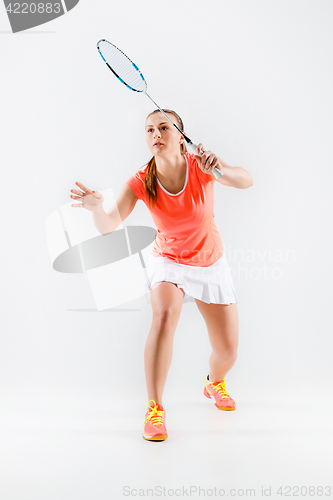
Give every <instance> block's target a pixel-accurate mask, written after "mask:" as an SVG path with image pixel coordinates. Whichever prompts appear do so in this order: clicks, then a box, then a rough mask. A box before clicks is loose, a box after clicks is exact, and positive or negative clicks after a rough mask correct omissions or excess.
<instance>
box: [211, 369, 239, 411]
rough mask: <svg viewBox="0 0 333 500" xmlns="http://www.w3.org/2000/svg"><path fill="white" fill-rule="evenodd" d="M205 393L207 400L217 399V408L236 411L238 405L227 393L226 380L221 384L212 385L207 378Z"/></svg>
mask: <svg viewBox="0 0 333 500" xmlns="http://www.w3.org/2000/svg"><path fill="white" fill-rule="evenodd" d="M203 393H204V395H205V396H206V398H214V399H215V406H216V408H218V409H219V410H236V403H235V401H234V400H233V399H232V398H231V397H230V396H229V394H228V392H227V389H226V386H225V378H224V379H223V380H221V382H214V383H213V384H211V383H210V381H209V380H208V377H207V378H206V387H205V388H204V391H203Z"/></svg>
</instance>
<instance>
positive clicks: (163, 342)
mask: <svg viewBox="0 0 333 500" xmlns="http://www.w3.org/2000/svg"><path fill="white" fill-rule="evenodd" d="M184 295H185V294H184V292H183V290H182V289H180V288H178V287H177V285H175V284H173V283H169V282H167V281H163V282H160V283H156V285H154V286H153V288H152V289H151V290H150V297H151V304H152V308H153V320H152V325H151V328H150V332H149V335H148V338H147V342H146V347H145V352H144V360H145V373H146V383H147V392H148V399H149V400H150V399H153V400H154V401H155V402H156V403H157V404H160V405H162V394H163V390H164V386H165V382H166V379H167V375H168V371H169V368H170V365H171V361H172V351H173V339H174V334H175V331H176V327H177V324H178V320H179V316H180V313H181V309H182V305H183V297H184Z"/></svg>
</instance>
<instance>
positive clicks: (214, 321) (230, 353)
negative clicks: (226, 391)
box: [196, 300, 238, 382]
mask: <svg viewBox="0 0 333 500" xmlns="http://www.w3.org/2000/svg"><path fill="white" fill-rule="evenodd" d="M196 304H197V306H198V309H199V311H200V312H201V314H202V316H203V318H204V320H205V323H206V325H207V329H208V335H209V341H210V344H211V346H212V348H213V352H212V354H211V356H210V358H209V368H210V369H209V380H210V382H220V381H221V380H223V379H224V377H225V375H226V374H227V373H228V371H229V370H230V369H231V368H232V366H233V365H234V364H235V362H236V359H237V347H238V311H237V304H230V305H225V304H206V303H205V302H202V301H201V300H196Z"/></svg>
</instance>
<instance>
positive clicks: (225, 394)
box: [211, 379, 230, 399]
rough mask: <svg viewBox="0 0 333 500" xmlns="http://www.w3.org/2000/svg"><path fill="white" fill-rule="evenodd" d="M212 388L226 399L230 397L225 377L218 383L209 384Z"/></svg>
mask: <svg viewBox="0 0 333 500" xmlns="http://www.w3.org/2000/svg"><path fill="white" fill-rule="evenodd" d="M211 385H212V386H213V387H214V389H216V390H217V391H218V393H219V394H221V396H222V398H224V399H227V398H230V396H229V394H228V392H227V388H226V386H225V379H223V380H222V382H219V383H218V384H211Z"/></svg>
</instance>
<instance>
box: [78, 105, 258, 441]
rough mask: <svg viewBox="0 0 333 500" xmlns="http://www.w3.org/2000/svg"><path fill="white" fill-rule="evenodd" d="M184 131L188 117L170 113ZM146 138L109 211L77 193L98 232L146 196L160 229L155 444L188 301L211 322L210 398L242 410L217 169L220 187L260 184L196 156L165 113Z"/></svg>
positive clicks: (148, 351) (151, 400) (155, 270)
mask: <svg viewBox="0 0 333 500" xmlns="http://www.w3.org/2000/svg"><path fill="white" fill-rule="evenodd" d="M164 112H165V113H167V114H168V115H169V116H170V118H171V119H172V120H173V121H176V123H177V125H178V126H179V128H180V130H182V131H184V126H183V122H182V120H181V118H180V117H179V116H178V114H177V113H175V112H174V111H172V110H164ZM146 140H147V145H148V148H149V150H150V152H151V153H152V155H153V157H152V158H151V160H150V161H149V162H148V164H147V165H146V166H144V167H143V168H142V169H140V170H138V171H137V172H136V173H135V174H134V175H133V176H132V177H131V178H130V179H128V180H127V181H126V183H125V185H124V186H123V188H122V190H121V192H120V195H119V197H118V199H117V201H116V203H115V204H114V205H113V207H112V208H111V209H110V210H109V211H108V212H107V213H106V212H105V211H104V209H103V207H102V202H103V196H102V194H101V193H97V192H95V191H92V190H91V189H88V188H86V187H85V186H84V185H83V184H81V183H79V182H77V183H76V184H77V186H78V187H79V188H80V189H81V191H78V190H76V189H72V190H71V192H72V193H74V194H72V195H71V198H74V199H75V200H79V201H80V202H81V203H79V204H76V205H72V206H73V207H83V208H86V209H87V210H90V211H91V212H92V215H93V221H94V223H95V225H96V227H97V229H98V230H99V231H100V232H101V233H102V234H109V233H111V232H112V231H114V230H115V229H116V228H117V227H118V226H119V224H120V223H121V222H122V221H124V220H125V219H126V217H128V216H129V214H130V213H131V212H132V210H133V208H134V207H135V204H136V202H137V201H138V200H139V199H140V200H142V201H143V202H144V203H145V204H146V205H147V207H148V209H149V211H150V213H151V215H152V217H153V220H154V222H155V224H156V227H157V234H156V237H155V241H154V247H153V250H152V253H151V255H150V259H149V263H148V267H147V272H148V278H149V288H150V301H151V305H152V309H153V319H152V325H151V329H150V332H149V335H148V338H147V342H146V347H145V353H144V357H145V374H146V383H147V392H148V410H147V413H146V415H145V421H144V426H143V437H144V438H145V439H147V440H149V441H163V440H165V439H166V438H167V436H168V434H167V430H166V427H165V410H164V408H163V405H162V394H163V390H164V386H165V382H166V378H167V374H168V370H169V367H170V364H171V358H172V348H173V338H174V333H175V330H176V326H177V323H178V320H179V316H180V312H181V308H182V304H183V301H184V302H188V301H193V302H194V301H195V302H196V304H197V306H198V309H199V311H200V313H201V314H202V316H203V318H204V320H205V323H206V325H207V330H208V335H209V341H210V344H211V347H212V354H211V356H210V359H209V375H208V376H207V378H206V385H205V388H204V395H205V396H206V397H207V398H212V399H213V400H214V401H215V406H216V407H217V408H218V409H220V410H235V409H236V405H235V401H234V400H233V399H232V398H231V397H230V396H229V394H228V392H227V389H226V384H225V375H226V374H227V373H228V371H229V370H230V369H231V367H232V366H233V365H234V363H235V361H236V358H237V347H238V312H237V303H238V300H237V296H236V293H235V289H234V285H233V280H232V276H231V273H230V268H229V264H228V262H227V260H226V257H225V254H224V251H223V245H222V242H221V238H220V235H219V232H218V229H217V227H216V224H215V221H214V211H213V210H214V206H213V205H214V184H215V182H214V181H215V177H214V176H213V174H212V170H213V169H214V168H215V167H216V168H218V169H219V170H220V171H221V172H222V173H223V176H222V177H221V178H220V179H219V180H218V181H216V182H218V183H219V184H224V185H225V186H231V187H235V188H239V189H245V188H248V187H250V186H252V184H253V179H252V177H251V175H250V174H249V173H248V172H247V171H246V170H245V169H243V168H241V167H230V166H229V165H227V164H226V163H225V162H224V161H223V160H222V159H221V158H219V157H218V156H216V155H215V154H214V153H212V152H211V151H205V149H204V147H203V145H202V144H201V143H200V144H199V145H198V149H197V155H193V154H190V153H188V152H187V151H186V145H185V144H186V143H185V142H184V138H183V136H182V135H181V134H180V133H179V132H178V130H177V129H176V128H175V127H173V126H172V125H171V123H170V122H169V121H168V120H167V119H166V118H165V116H164V115H163V113H161V112H160V111H159V110H155V111H153V112H152V113H151V114H150V115H148V117H147V120H146Z"/></svg>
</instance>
